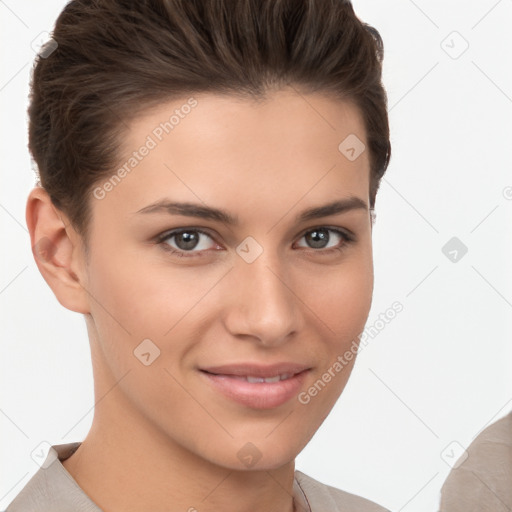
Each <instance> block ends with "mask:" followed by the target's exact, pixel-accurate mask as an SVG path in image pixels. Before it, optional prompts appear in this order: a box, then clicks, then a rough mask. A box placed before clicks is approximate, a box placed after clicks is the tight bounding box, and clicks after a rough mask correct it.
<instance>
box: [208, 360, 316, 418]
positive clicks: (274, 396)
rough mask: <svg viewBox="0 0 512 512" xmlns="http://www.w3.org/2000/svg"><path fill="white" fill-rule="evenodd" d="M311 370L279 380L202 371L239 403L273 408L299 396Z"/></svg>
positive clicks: (209, 380)
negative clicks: (263, 379)
mask: <svg viewBox="0 0 512 512" xmlns="http://www.w3.org/2000/svg"><path fill="white" fill-rule="evenodd" d="M308 371H309V370H304V371H303V372H301V373H297V374H295V375H294V376H293V377H291V378H289V379H286V380H280V381H278V382H248V381H246V380H242V379H240V378H235V377H233V376H230V375H214V374H213V373H207V372H204V371H201V374H202V375H204V376H205V377H206V378H207V379H208V382H209V383H210V384H211V385H212V386H213V387H214V388H215V389H217V390H218V391H220V392H221V393H223V394H224V395H225V396H227V397H228V398H231V399H232V400H234V401H235V402H238V403H239V404H242V405H245V406H247V407H251V408H253V409H272V408H274V407H279V406H280V405H283V404H285V403H286V402H288V401H289V400H290V399H292V398H293V397H295V396H297V394H298V393H299V390H300V388H301V387H302V384H303V382H304V379H305V377H306V373H307V372H308Z"/></svg>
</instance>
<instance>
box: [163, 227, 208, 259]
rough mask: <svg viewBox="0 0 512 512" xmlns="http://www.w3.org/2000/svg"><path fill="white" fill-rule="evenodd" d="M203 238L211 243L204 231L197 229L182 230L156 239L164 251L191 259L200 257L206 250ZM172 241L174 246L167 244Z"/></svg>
mask: <svg viewBox="0 0 512 512" xmlns="http://www.w3.org/2000/svg"><path fill="white" fill-rule="evenodd" d="M204 238H206V239H208V238H209V239H210V240H212V241H213V238H212V237H211V236H210V235H209V234H208V233H206V231H203V230H201V229H197V228H182V229H176V230H174V231H170V232H166V233H163V234H162V235H160V236H159V237H158V239H157V242H158V243H159V244H161V245H162V247H163V248H164V249H165V250H167V251H170V252H172V253H174V254H177V255H179V256H185V257H193V256H200V253H201V252H203V251H206V250H208V243H207V242H206V243H205V240H204ZM172 239H174V244H175V245H174V246H173V245H172V244H171V243H169V242H168V241H169V240H172ZM202 239H203V240H202ZM193 249H197V250H193ZM185 253H192V254H185ZM195 253H198V254H195Z"/></svg>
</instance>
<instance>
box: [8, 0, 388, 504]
mask: <svg viewBox="0 0 512 512" xmlns="http://www.w3.org/2000/svg"><path fill="white" fill-rule="evenodd" d="M382 58H383V50H382V40H381V38H380V36H379V34H378V32H377V31H376V30H375V29H373V28H372V27H370V26H368V25H365V24H363V23H362V22H361V21H360V20H359V19H358V18H357V17H356V16H355V14H354V11H353V8H352V6H351V4H350V3H349V2H344V1H341V0H340V1H333V0H315V1H312V0H281V1H279V0H258V1H256V0H244V1H238V2H230V1H228V0H208V1H206V0H195V1H192V0H187V1H180V0H169V1H161V0H160V1H157V0H152V1H149V0H146V1H140V2H129V1H122V0H97V1H95V2H88V1H85V0H78V1H71V2H70V3H69V4H68V5H67V6H66V7H65V9H64V10H63V12H62V13H61V15H60V16H59V18H58V20H57V22H56V26H55V30H54V32H53V39H52V41H51V42H50V43H49V44H47V45H46V46H45V47H44V48H43V49H42V51H41V53H40V55H39V57H38V59H37V61H36V66H35V69H34V75H33V82H32V95H31V103H30V107H29V117H30V128H29V147H30V151H31V153H32V155H33V157H34V160H35V162H36V163H37V165H38V169H39V175H40V183H38V185H37V186H36V187H35V188H34V189H33V190H32V191H31V193H30V195H29V198H28V202H27V212H26V213H27V225H28V228H29V231H30V236H31V242H32V246H33V251H34V256H35V258H36V262H37V265H38V268H39V270H40V272H41V274H42V275H43V277H44V278H45V280H46V282H47V283H48V285H49V286H50V287H51V289H52V291H53V292H54V294H55V296H56V297H57V299H58V300H59V302H60V303H61V304H62V305H63V306H64V307H66V308H67V309H70V310H72V311H76V312H78V313H82V314H83V315H84V317H85V320H86V325H87V329H88V334H89V340H90V346H91V356H92V363H93V373H94V382H95V403H96V406H95V412H94V419H93V424H92V427H91V429H90V431H89V433H88V435H87V437H86V438H85V440H83V441H82V442H78V441H77V442H74V443H69V444H67V445H54V446H52V447H51V449H50V451H49V453H48V456H47V458H46V460H44V462H42V465H41V469H40V470H39V471H38V472H37V473H36V474H35V475H34V477H33V478H32V479H31V480H30V481H29V482H28V484H27V485H26V487H25V488H24V489H23V490H22V491H21V493H20V494H19V495H18V496H17V497H16V498H15V500H14V501H13V503H12V504H11V505H10V506H9V508H8V511H9V512H16V511H21V510H23V511H27V510H52V511H55V510H74V511H96V512H98V511H101V510H105V511H107V510H108V511H124V512H126V511H140V510H155V511H168V512H171V511H172V512H174V511H182V510H189V511H193V510H198V511H208V510H223V511H231V510H233V511H235V510H236V511H238V512H240V511H243V510H247V511H249V510H251V511H260V510H261V511H263V510H265V511H267V510H273V511H283V512H284V511H288V512H290V511H292V510H294V511H308V510H309V511H330V510H362V511H382V510H384V509H383V508H382V507H380V506H378V505H376V504H374V503H371V502H369V501H368V500H365V499H363V498H361V497H358V496H355V495H352V494H349V493H347V492H344V491H342V490H339V489H335V488H332V487H328V486H325V485H323V484H321V483H320V482H318V481H316V480H314V479H313V478H311V477H309V476H307V475H305V474H303V473H301V472H299V471H295V470H294V459H295V457H296V456H297V454H298V453H299V452H300V451H301V450H302V449H303V448H304V446H305V445H306V444H307V443H308V441H309V440H310V439H311V437H312V436H313V434H314V433H315V432H316V431H317V429H318V428H319V426H320V425H321V424H322V422H323V420H324V419H325V418H326V416H327V415H328V414H329V412H330V410H331V409H332V407H333V406H334V404H335V402H336V400H337V399H338V397H339V396H340V394H341V392H342V391H343V389H344V387H345V385H346V383H347V380H348V377H349V375H350V372H351V370H352V367H353V365H354V362H355V355H356V353H357V343H358V340H359V336H360V334H361V333H362V331H363V329H364V325H365V322H366V320H367V317H368V313H369V310H370V306H371V300H372V292H373V260H372V239H371V234H372V221H373V215H372V214H373V209H374V206H375V199H376V194H377V190H378V187H379V182H380V179H381V178H382V176H383V175H384V172H385V170H386V168H387V166H388V163H389V159H390V154H391V149H390V143H389V127H388V118H387V111H386V93H385V91H384V89H383V86H382V83H381V71H382Z"/></svg>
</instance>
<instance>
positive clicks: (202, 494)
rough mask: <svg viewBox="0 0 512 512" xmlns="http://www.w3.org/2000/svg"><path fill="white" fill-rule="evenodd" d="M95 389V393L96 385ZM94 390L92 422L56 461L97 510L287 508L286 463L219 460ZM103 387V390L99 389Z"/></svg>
mask: <svg viewBox="0 0 512 512" xmlns="http://www.w3.org/2000/svg"><path fill="white" fill-rule="evenodd" d="M96 378H97V376H96ZM96 378H95V381H96ZM96 383H97V382H96ZM114 384H115V383H114ZM95 389H96V390H97V391H98V390H99V387H98V388H96V387H95ZM101 389H102V392H101V393H100V392H99V391H98V392H97V393H96V394H97V395H99V396H97V397H96V408H95V413H94V420H93V424H92V427H91V429H90V431H89V433H88V435H87V437H86V439H85V440H84V441H83V442H82V444H81V445H80V447H79V448H78V450H77V451H76V452H75V453H74V454H73V455H72V456H71V457H70V458H69V459H67V460H66V461H64V462H63V465H64V467H65V468H66V470H67V471H68V472H69V473H70V474H71V476H72V477H73V478H74V479H75V480H76V481H77V483H78V485H79V486H80V487H81V488H82V489H83V490H84V492H85V493H86V494H87V495H88V496H89V497H90V498H91V499H92V500H93V501H94V502H95V503H96V504H97V505H98V506H99V507H100V508H101V509H103V510H110V511H113V512H115V511H121V510H122V511H123V512H140V510H158V511H159V512H160V511H161V512H183V511H188V512H194V511H196V510H197V511H200V512H213V511H218V510H222V511H223V512H249V511H250V512H259V511H261V512H263V511H267V512H268V511H269V510H271V511H275V512H292V511H293V510H294V509H293V483H294V461H291V462H289V463H288V464H285V465H284V466H282V467H279V468H277V469H272V470H260V471H251V470H245V471H240V470H233V469H230V468H225V467H222V466H219V465H217V464H214V463H212V462H211V461H208V460H205V459H203V458H201V457H200V456H198V455H197V454H195V453H192V452H190V451H189V450H187V449H185V448H184V447H183V446H180V445H178V444H177V443H176V442H174V440H173V439H170V438H169V437H168V436H167V435H166V434H165V433H164V432H162V431H161V430H159V429H157V428H156V427H155V426H154V425H153V424H151V423H150V422H149V421H148V420H146V419H145V418H144V417H141V415H140V414H137V412H136V411H135V409H134V408H133V406H131V404H130V403H129V401H128V400H127V399H126V397H125V396H124V395H123V394H122V392H121V391H120V390H119V387H116V386H115V385H114V386H110V387H103V386H101ZM106 389H111V391H110V392H108V394H106V395H105V392H104V391H103V390H106ZM102 396H103V397H104V398H103V399H101V397H102Z"/></svg>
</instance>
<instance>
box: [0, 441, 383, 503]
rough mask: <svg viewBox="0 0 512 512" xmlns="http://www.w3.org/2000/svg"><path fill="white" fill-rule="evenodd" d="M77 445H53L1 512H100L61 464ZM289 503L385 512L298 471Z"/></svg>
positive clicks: (78, 443) (357, 497)
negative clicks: (292, 501)
mask: <svg viewBox="0 0 512 512" xmlns="http://www.w3.org/2000/svg"><path fill="white" fill-rule="evenodd" d="M80 444H81V443H80V442H75V443H68V444H59V445H53V446H52V447H51V448H50V450H49V452H48V456H47V457H46V460H45V462H44V463H43V464H42V465H41V467H40V468H39V469H38V470H37V472H36V473H35V474H34V476H33V477H32V478H31V479H30V480H29V481H28V482H27V484H26V485H25V487H24V488H23V489H22V490H21V492H20V493H19V494H18V495H17V496H16V497H15V498H14V500H13V501H12V503H11V504H10V505H9V506H8V507H7V510H6V511H5V512H102V510H101V509H100V508H99V507H98V505H96V504H95V503H94V502H93V501H92V500H91V498H89V496H87V494H85V492H84V491H83V490H82V489H81V488H80V486H79V485H78V483H77V482H76V481H75V480H74V479H73V477H72V476H71V474H70V473H68V471H67V470H66V468H65V467H64V466H63V465H62V464H61V462H62V461H64V460H66V459H67V458H68V457H70V456H71V455H72V454H73V453H74V452H75V451H76V449H77V448H78V447H79V446H80ZM293 499H294V504H295V508H296V510H297V512H389V511H387V510H386V509H384V508H382V507H380V506H379V505H376V504H375V503H373V502H371V501H368V500H365V499H364V498H360V497H359V496H356V495H354V494H350V493H347V492H345V491H341V490H339V489H336V488H335V487H331V486H328V485H324V484H322V483H320V482H318V481H317V480H314V479H313V478H310V477H309V476H307V475H305V474H304V473H301V472H300V471H295V481H294V487H293Z"/></svg>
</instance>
